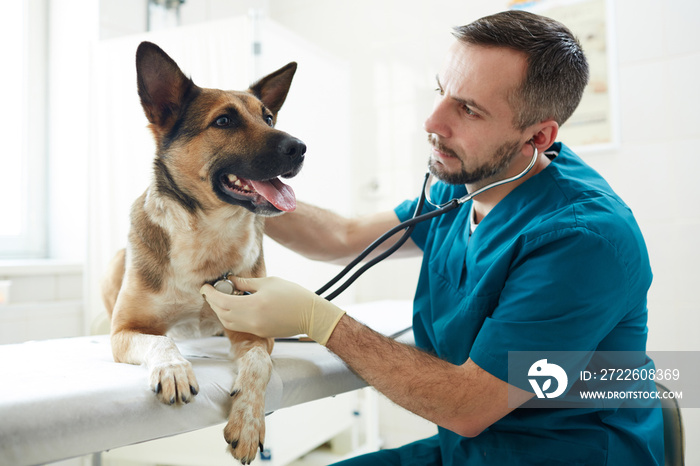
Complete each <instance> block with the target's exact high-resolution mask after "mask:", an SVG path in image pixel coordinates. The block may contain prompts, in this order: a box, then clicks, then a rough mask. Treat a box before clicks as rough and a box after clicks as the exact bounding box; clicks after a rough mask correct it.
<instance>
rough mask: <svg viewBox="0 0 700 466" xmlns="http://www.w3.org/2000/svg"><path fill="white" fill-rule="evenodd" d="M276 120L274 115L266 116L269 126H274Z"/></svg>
mask: <svg viewBox="0 0 700 466" xmlns="http://www.w3.org/2000/svg"><path fill="white" fill-rule="evenodd" d="M274 122H275V121H274V119H273V118H272V115H266V116H265V123H267V125H268V126H272V125H273V124H274Z"/></svg>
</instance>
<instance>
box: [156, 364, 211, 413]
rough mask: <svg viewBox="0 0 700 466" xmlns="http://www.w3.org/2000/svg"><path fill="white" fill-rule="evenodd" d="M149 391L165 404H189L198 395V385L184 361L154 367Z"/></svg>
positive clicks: (189, 365) (189, 367) (192, 372)
mask: <svg viewBox="0 0 700 466" xmlns="http://www.w3.org/2000/svg"><path fill="white" fill-rule="evenodd" d="M150 386H151V390H153V392H155V394H156V396H157V397H158V399H159V400H160V401H161V402H163V403H165V404H170V405H172V404H175V403H185V404H186V403H189V402H190V401H192V398H193V397H194V396H195V395H196V394H197V393H199V385H198V384H197V379H196V378H195V376H194V371H193V370H192V364H190V362H189V361H187V360H186V359H184V358H183V359H179V360H176V361H172V362H167V363H161V364H157V365H155V366H154V367H153V368H152V370H151V376H150Z"/></svg>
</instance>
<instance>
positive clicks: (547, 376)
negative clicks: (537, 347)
mask: <svg viewBox="0 0 700 466" xmlns="http://www.w3.org/2000/svg"><path fill="white" fill-rule="evenodd" d="M527 375H528V377H532V378H529V379H528V381H529V382H530V385H532V388H533V389H534V390H535V395H537V398H556V397H558V396H560V395H561V394H562V393H564V391H566V386H567V384H568V383H569V378H568V377H567V376H566V372H565V371H564V369H562V368H561V367H560V366H558V365H556V364H551V363H548V362H547V360H546V359H540V360H539V361H537V362H535V363H534V364H533V365H532V366H530V370H529V371H528V372H527ZM552 379H554V380H556V381H557V384H556V387H555V388H553V387H552ZM540 381H542V385H540Z"/></svg>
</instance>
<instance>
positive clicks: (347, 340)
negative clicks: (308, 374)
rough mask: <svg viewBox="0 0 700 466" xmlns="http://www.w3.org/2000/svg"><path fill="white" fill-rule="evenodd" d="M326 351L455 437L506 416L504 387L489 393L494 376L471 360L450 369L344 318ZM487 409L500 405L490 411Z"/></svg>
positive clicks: (378, 388) (399, 402)
mask: <svg viewBox="0 0 700 466" xmlns="http://www.w3.org/2000/svg"><path fill="white" fill-rule="evenodd" d="M327 346H328V348H329V349H330V350H331V351H333V352H334V353H336V354H337V355H338V356H340V358H341V359H343V360H344V361H345V362H346V363H347V364H348V365H349V366H350V367H351V368H352V369H353V370H354V371H355V372H356V373H357V374H358V375H359V376H360V377H362V378H363V379H364V380H365V381H366V382H367V383H369V384H370V385H372V386H373V387H375V388H376V389H377V390H379V391H380V392H381V393H383V394H384V395H385V396H387V397H388V398H389V399H391V400H392V401H393V402H395V403H396V404H398V405H400V406H402V407H404V408H406V409H407V410H409V411H411V412H413V413H415V414H417V415H419V416H421V417H423V418H425V419H428V420H429V421H432V422H434V423H436V424H438V425H440V426H442V427H445V428H447V429H449V430H452V431H454V432H457V433H458V434H460V435H464V436H474V435H477V434H478V433H479V432H480V431H481V430H482V429H483V428H485V427H487V426H488V425H490V424H491V423H493V422H495V421H496V420H498V419H500V417H502V416H503V415H505V414H506V413H507V412H508V411H509V409H508V408H507V406H505V405H507V396H504V392H503V391H502V389H503V388H504V387H503V386H500V385H499V386H498V389H497V390H495V389H494V386H493V383H494V382H495V381H494V380H492V379H495V377H493V376H491V375H490V374H488V373H486V372H485V371H483V370H482V369H480V368H479V367H478V366H476V365H475V364H474V363H472V362H471V361H467V363H466V364H464V365H462V366H456V365H453V364H450V363H448V362H445V361H443V360H440V359H438V358H436V357H434V356H432V355H430V354H427V353H425V352H422V351H420V350H418V349H416V348H414V347H411V346H408V345H404V344H401V343H398V342H396V341H394V340H392V339H390V338H387V337H384V336H383V335H380V334H378V333H376V332H374V331H372V330H371V329H369V328H367V327H365V326H364V325H362V324H360V323H358V322H356V321H355V320H353V319H352V318H350V317H348V316H345V317H343V318H342V319H341V320H340V322H339V323H338V325H337V327H336V329H335V331H334V332H333V334H332V335H331V337H330V339H329V340H328V343H327ZM485 382H486V383H485ZM498 382H500V381H498ZM501 383H503V384H504V382H501ZM493 404H501V405H503V406H499V407H498V409H497V410H495V411H494V409H493V408H494V405H493Z"/></svg>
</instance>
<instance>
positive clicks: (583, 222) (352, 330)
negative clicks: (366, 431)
mask: <svg viewBox="0 0 700 466" xmlns="http://www.w3.org/2000/svg"><path fill="white" fill-rule="evenodd" d="M455 36H456V41H455V42H454V44H453V45H452V46H451V48H450V49H449V51H448V53H447V56H446V59H445V61H444V64H443V67H442V69H441V70H440V72H439V74H438V76H437V93H438V96H437V97H436V101H435V105H434V109H433V112H432V114H431V115H430V116H429V117H428V119H427V120H426V122H425V130H426V132H427V133H428V136H429V142H430V148H431V153H430V160H429V165H430V171H431V172H432V173H433V174H434V175H435V176H436V178H438V179H439V180H440V181H439V182H437V183H435V184H434V185H433V186H432V188H431V192H430V196H431V198H432V201H433V202H434V203H436V204H441V203H445V202H448V201H449V200H451V199H453V198H459V197H461V196H464V195H465V194H466V193H467V192H473V191H474V190H476V189H478V188H480V187H482V186H485V185H487V184H488V183H490V182H493V181H496V180H501V179H504V178H506V177H510V176H514V175H516V174H518V173H520V172H521V171H522V170H523V169H524V168H525V167H526V166H527V164H528V162H529V160H530V158H531V157H533V155H534V149H535V148H536V149H537V151H538V154H539V155H538V157H537V160H536V163H535V165H534V167H533V168H532V170H530V172H528V173H527V175H526V176H524V177H522V178H521V179H518V180H517V181H514V182H512V183H508V184H504V185H502V186H499V187H497V188H494V189H492V190H489V191H487V192H484V193H483V194H480V195H478V196H477V197H475V198H474V199H473V201H470V202H467V203H465V204H464V205H463V206H462V207H460V208H459V209H456V210H453V211H451V212H449V213H447V214H444V215H442V216H440V217H437V218H435V219H433V220H431V221H429V222H423V223H421V224H419V225H418V226H417V227H416V229H415V231H414V232H413V234H412V236H411V240H409V242H408V243H406V245H404V246H403V247H402V248H401V250H400V251H399V253H398V254H399V255H403V256H406V255H410V254H422V256H423V264H422V268H421V272H420V278H419V281H418V286H417V290H416V294H415V300H414V320H413V333H414V335H415V341H416V345H417V348H414V347H411V346H408V345H404V344H400V343H397V342H395V341H393V340H391V339H389V338H386V337H384V336H382V335H379V334H377V333H375V332H374V331H372V330H370V329H369V328H367V327H365V326H364V325H362V324H360V323H358V322H356V321H355V320H353V319H352V318H350V317H349V316H347V315H346V314H345V313H344V312H343V311H342V310H341V309H339V308H338V307H337V306H335V305H334V304H332V303H330V302H328V301H326V300H324V299H322V298H319V297H318V296H316V295H315V293H313V292H312V291H308V290H306V289H303V288H302V287H300V286H298V285H296V284H293V283H291V282H288V281H286V280H282V279H280V278H262V279H238V278H236V279H234V283H235V285H236V287H237V288H238V289H240V290H243V291H250V292H252V293H253V294H252V295H250V296H230V295H225V294H222V293H219V292H217V291H215V290H214V289H213V288H212V287H210V286H209V285H205V287H204V288H203V289H202V292H203V294H205V297H206V299H207V300H208V301H209V303H210V304H211V305H212V307H213V308H214V310H215V311H216V312H217V314H218V315H219V318H220V319H221V321H222V322H223V323H224V325H225V326H226V327H227V328H230V329H233V330H238V331H244V332H250V333H254V334H258V335H261V336H269V337H282V336H290V335H295V334H300V333H304V334H308V335H309V336H310V337H311V338H313V339H314V340H316V341H318V342H319V343H321V344H323V345H326V346H327V347H328V349H330V350H331V351H333V352H334V353H336V354H337V355H338V356H339V357H340V358H342V359H343V360H344V361H345V362H346V363H347V364H348V365H349V366H350V367H351V368H352V369H353V370H354V371H355V372H356V373H357V374H359V375H360V376H361V377H362V378H363V379H364V380H365V381H367V382H368V383H369V384H371V385H372V386H374V387H375V388H376V389H377V390H379V391H380V392H382V393H383V394H384V395H386V396H387V397H388V398H390V399H391V400H393V401H394V402H395V403H397V404H399V405H401V406H403V407H404V408H406V409H408V410H410V411H412V412H414V413H416V414H418V415H419V416H422V417H424V418H425V419H428V420H430V421H432V422H434V423H436V424H437V425H438V426H439V433H438V435H437V436H435V437H433V438H429V439H425V440H421V441H417V442H414V443H411V444H409V445H406V446H404V447H401V448H398V449H394V450H384V451H380V452H377V453H373V454H370V455H368V456H363V457H358V458H354V459H351V460H348V461H347V462H344V463H343V464H347V465H353V464H358V465H360V464H361V465H366V464H448V465H481V464H488V465H505V464H508V465H514V464H524V465H530V464H547V465H555V464H561V465H564V464H585V465H621V464H635V465H654V464H663V440H662V417H661V411H660V410H659V409H605V410H603V409H599V410H596V409H575V408H569V409H546V408H541V409H529V408H518V409H515V408H514V406H519V405H520V404H522V403H525V402H526V401H528V400H530V399H531V398H532V397H533V393H532V392H531V391H526V390H523V389H520V388H516V387H514V386H510V385H509V384H508V383H507V380H508V352H509V351H542V350H556V351H593V350H599V351H601V350H607V351H620V350H629V351H645V348H646V333H647V329H646V321H647V309H646V295H647V290H648V288H649V286H650V283H651V270H650V265H649V259H648V255H647V251H646V247H645V244H644V240H643V238H642V235H641V232H640V230H639V227H638V226H637V224H636V222H635V220H634V218H633V216H632V213H631V212H630V210H629V209H628V208H627V207H626V206H625V204H624V203H623V202H622V201H621V200H620V199H619V198H618V197H617V195H616V194H615V193H614V192H613V191H612V190H611V188H610V187H609V186H608V184H607V183H606V182H605V181H604V180H603V179H602V178H601V177H600V175H598V174H597V173H596V172H595V171H594V170H592V169H591V168H590V167H588V166H587V165H586V164H585V163H584V162H583V161H582V160H581V159H580V158H579V157H578V156H577V155H575V154H574V153H573V152H572V151H571V149H569V148H568V147H566V146H565V145H564V144H561V143H558V142H555V141H556V137H557V133H558V129H559V127H560V126H561V125H562V124H563V123H564V122H565V121H566V120H567V118H568V117H569V116H570V115H571V114H572V113H573V111H574V110H575V108H576V107H577V105H578V103H579V101H580V99H581V95H582V93H583V89H584V87H585V86H586V83H587V81H588V64H587V62H586V59H585V57H584V55H583V52H582V50H581V48H580V45H579V43H578V42H577V40H576V39H575V38H574V37H573V36H572V34H571V33H570V32H569V30H568V29H566V28H565V27H564V26H562V25H561V24H559V23H557V22H555V21H552V20H550V19H547V18H544V17H541V16H537V15H533V14H530V13H525V12H520V11H508V12H503V13H499V14H496V15H492V16H490V17H486V18H482V19H480V20H477V21H475V22H474V23H471V24H469V25H467V26H464V27H460V28H457V29H455ZM416 203H417V200H414V201H407V202H404V203H403V204H401V205H399V206H398V207H397V208H396V209H395V210H394V211H393V212H385V213H379V214H375V215H371V216H369V217H366V218H360V219H346V218H342V217H340V216H338V215H335V214H333V213H331V212H329V211H326V210H322V209H318V208H315V207H312V206H309V205H306V204H300V205H299V207H298V208H297V210H296V211H295V212H294V213H292V214H286V215H284V216H281V217H276V218H274V219H271V220H269V221H268V223H267V227H266V228H267V229H266V233H267V234H268V235H269V236H271V237H272V238H274V239H275V240H276V241H278V242H280V243H281V244H283V245H285V246H287V247H289V248H291V249H293V250H295V251H297V252H299V253H301V254H303V255H305V256H307V257H310V258H313V259H318V260H326V261H341V260H349V259H351V258H352V257H354V256H355V255H356V254H358V253H359V252H360V251H361V250H362V249H363V248H365V247H366V246H367V245H369V244H370V243H371V242H372V241H373V240H374V239H376V238H377V237H378V236H380V235H381V234H382V233H383V232H385V231H386V230H388V229H389V228H391V227H393V226H395V225H397V224H398V223H399V222H400V221H403V220H406V219H408V218H410V217H411V216H412V214H413V211H414V209H415V206H416ZM434 208H435V207H433V206H432V205H428V204H426V207H425V208H424V210H431V209H434ZM646 364H647V366H644V367H648V368H652V367H653V363H652V362H651V361H650V360H648V359H647V363H646ZM509 388H510V394H509ZM509 400H510V402H509ZM533 401H534V400H533Z"/></svg>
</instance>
